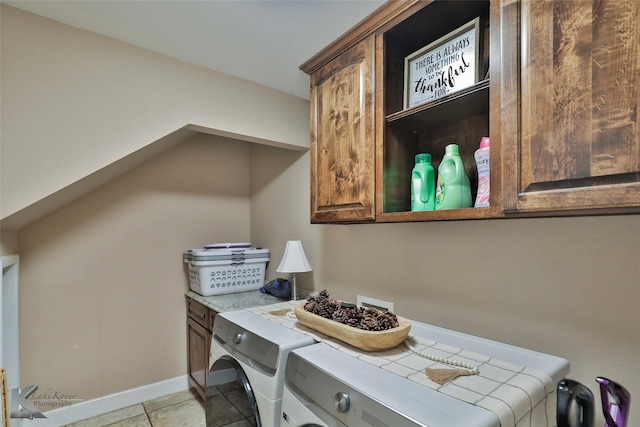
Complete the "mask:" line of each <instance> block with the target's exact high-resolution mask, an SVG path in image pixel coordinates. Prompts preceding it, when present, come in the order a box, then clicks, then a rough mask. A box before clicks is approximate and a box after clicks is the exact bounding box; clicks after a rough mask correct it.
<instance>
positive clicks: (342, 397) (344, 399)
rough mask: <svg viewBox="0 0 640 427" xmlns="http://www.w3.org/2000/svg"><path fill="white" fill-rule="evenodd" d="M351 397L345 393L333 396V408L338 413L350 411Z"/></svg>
mask: <svg viewBox="0 0 640 427" xmlns="http://www.w3.org/2000/svg"><path fill="white" fill-rule="evenodd" d="M349 404H350V401H349V395H348V394H347V393H345V392H343V391H341V392H338V393H336V395H335V396H333V406H334V407H335V408H336V411H338V412H342V413H343V412H347V411H348V410H349Z"/></svg>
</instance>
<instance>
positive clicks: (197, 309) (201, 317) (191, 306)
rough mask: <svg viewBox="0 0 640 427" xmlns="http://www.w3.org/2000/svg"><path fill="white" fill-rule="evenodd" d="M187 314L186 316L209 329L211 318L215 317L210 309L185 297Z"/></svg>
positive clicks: (211, 322) (211, 327) (210, 328)
mask: <svg viewBox="0 0 640 427" xmlns="http://www.w3.org/2000/svg"><path fill="white" fill-rule="evenodd" d="M187 314H188V316H189V317H190V318H191V319H193V320H195V321H196V322H198V323H199V324H200V325H202V326H203V327H205V328H207V329H208V330H209V331H211V330H212V329H213V318H214V317H215V316H214V314H215V313H212V311H211V310H210V309H209V308H208V307H205V306H204V305H202V304H200V303H199V302H197V301H194V300H192V299H187Z"/></svg>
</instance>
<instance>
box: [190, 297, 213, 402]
mask: <svg viewBox="0 0 640 427" xmlns="http://www.w3.org/2000/svg"><path fill="white" fill-rule="evenodd" d="M216 314H217V313H216V312H215V311H214V310H211V309H209V308H208V307H206V306H204V305H202V304H201V303H199V302H198V301H195V300H193V299H191V298H189V297H187V359H188V361H187V363H188V375H189V383H190V385H191V387H192V388H193V389H194V390H195V391H196V392H197V393H198V394H199V395H200V397H202V398H203V399H204V397H205V393H206V389H207V374H208V372H209V349H210V347H211V337H212V334H213V321H214V319H215V316H216Z"/></svg>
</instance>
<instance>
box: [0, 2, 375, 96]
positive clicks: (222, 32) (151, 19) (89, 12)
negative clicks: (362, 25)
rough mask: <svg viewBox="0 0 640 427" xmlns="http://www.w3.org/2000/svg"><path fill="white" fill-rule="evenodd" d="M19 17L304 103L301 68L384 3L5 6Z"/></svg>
mask: <svg viewBox="0 0 640 427" xmlns="http://www.w3.org/2000/svg"><path fill="white" fill-rule="evenodd" d="M2 2H3V3H5V4H8V5H10V6H13V7H17V8H19V9H22V10H25V11H28V12H32V13H35V14H37V15H41V16H44V17H47V18H50V19H53V20H56V21H59V22H62V23H65V24H69V25H72V26H74V27H78V28H81V29H85V30H89V31H93V32H95V33H98V34H102V35H105V36H108V37H112V38H114V39H117V40H120V41H123V42H125V43H129V44H132V45H134V46H138V47H141V48H144V49H147V50H150V51H153V52H156V53H160V54H163V55H166V56H169V57H172V58H175V59H179V60H181V61H185V62H189V63H192V64H196V65H200V66H203V67H206V68H210V69H213V70H217V71H220V72H222V73H225V74H230V75H233V76H236V77H240V78H243V79H246V80H250V81H253V82H256V83H259V84H262V85H264V86H268V87H271V88H273V89H277V90H280V91H282V92H286V93H289V94H292V95H295V96H298V97H300V98H305V99H309V77H308V76H307V75H306V74H305V73H303V72H302V71H300V70H299V68H298V67H299V66H300V64H302V63H303V62H305V61H306V60H307V59H309V58H311V57H312V56H313V55H315V54H316V53H317V52H319V51H320V50H322V49H323V48H324V47H326V46H327V45H328V44H330V43H331V42H332V41H333V40H335V39H336V38H338V37H339V36H340V35H342V34H343V33H345V32H346V31H347V30H349V29H350V28H351V27H353V26H354V25H355V24H357V23H358V22H359V21H360V20H362V19H363V18H365V17H366V16H367V15H368V14H369V13H371V12H373V11H374V10H375V9H377V8H378V7H379V6H380V5H382V4H383V3H384V1H383V0H200V1H195V0H171V1H165V0H147V1H133V0H127V1H122V0H82V1H78V0H72V1H67V0H44V1H39V0H18V1H8V0H2Z"/></svg>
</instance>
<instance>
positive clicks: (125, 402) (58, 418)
mask: <svg viewBox="0 0 640 427" xmlns="http://www.w3.org/2000/svg"><path fill="white" fill-rule="evenodd" d="M188 389H189V381H188V377H187V375H183V376H180V377H176V378H172V379H168V380H164V381H160V382H157V383H154V384H149V385H145V386H142V387H138V388H133V389H130V390H125V391H122V392H119V393H114V394H110V395H107V396H103V397H98V398H96V399H91V400H85V401H83V402H79V403H74V404H72V405H70V406H67V407H64V408H57V409H53V410H51V411H47V412H45V413H44V415H45V416H46V417H47V418H46V419H45V418H39V419H33V420H24V421H23V424H24V427H59V426H62V425H65V424H70V423H75V422H77V421H80V420H84V419H86V418H91V417H95V416H98V415H102V414H106V413H107V412H111V411H115V410H117V409H122V408H126V407H127V406H131V405H136V404H138V403H142V402H146V401H148V400H152V399H157V398H158V397H162V396H166V395H169V394H173V393H178V392H181V391H185V390H188Z"/></svg>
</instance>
